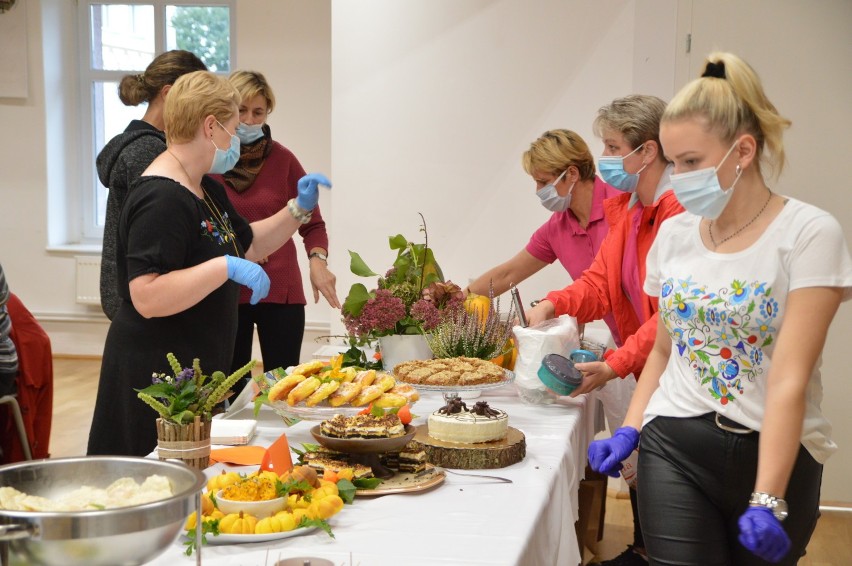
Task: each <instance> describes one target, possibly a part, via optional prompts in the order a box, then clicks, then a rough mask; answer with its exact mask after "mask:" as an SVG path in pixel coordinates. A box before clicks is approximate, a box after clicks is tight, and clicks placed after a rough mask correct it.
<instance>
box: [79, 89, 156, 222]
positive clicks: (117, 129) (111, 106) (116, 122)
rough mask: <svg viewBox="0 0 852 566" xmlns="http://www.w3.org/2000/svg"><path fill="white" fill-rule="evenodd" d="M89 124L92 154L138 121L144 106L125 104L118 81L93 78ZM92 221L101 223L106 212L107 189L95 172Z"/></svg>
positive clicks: (143, 111) (96, 153)
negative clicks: (120, 94) (92, 147)
mask: <svg viewBox="0 0 852 566" xmlns="http://www.w3.org/2000/svg"><path fill="white" fill-rule="evenodd" d="M92 102H93V103H92V122H93V123H92V126H93V128H92V129H93V131H94V133H95V136H94V146H95V147H94V150H95V151H94V155H98V154H99V153H100V152H101V149H103V147H104V145H106V143H107V142H108V141H109V140H111V139H112V138H113V137H115V136H116V135H118V134H120V133H121V132H123V131H124V129H125V128H126V127H127V124H129V123H130V121H131V120H134V119H136V120H139V119H141V118H142V115H143V114H144V113H145V106H144V105H140V106H125V105H124V104H123V103H122V102H121V100H119V98H118V83H116V82H101V81H96V82H95V83H94V84H93V86H92ZM94 188H95V199H94V200H95V202H94V206H95V216H94V218H95V221H96V222H97V225H98V226H103V225H104V216H105V214H106V196H107V190H106V188H105V187H104V186H103V185H102V184H101V182H100V181H99V180H98V178H97V174H95V187H94Z"/></svg>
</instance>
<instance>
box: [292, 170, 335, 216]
mask: <svg viewBox="0 0 852 566" xmlns="http://www.w3.org/2000/svg"><path fill="white" fill-rule="evenodd" d="M320 185H325V186H326V187H328V188H331V181H329V180H328V177H326V176H325V175H323V174H322V173H308V174H307V175H305V176H304V177H302V178H301V179H299V183H298V184H297V185H296V189H297V190H298V191H299V196H297V197H296V205H298V207H299V208H301V209H303V210H313V209H314V207H316V205H317V203H318V202H319V186H320Z"/></svg>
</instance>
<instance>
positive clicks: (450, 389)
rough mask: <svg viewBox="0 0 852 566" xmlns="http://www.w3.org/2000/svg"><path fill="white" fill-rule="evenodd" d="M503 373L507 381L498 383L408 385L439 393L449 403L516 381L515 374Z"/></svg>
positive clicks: (505, 371) (511, 372)
mask: <svg viewBox="0 0 852 566" xmlns="http://www.w3.org/2000/svg"><path fill="white" fill-rule="evenodd" d="M503 373H504V374H505V376H506V379H504V380H503V381H498V382H496V383H480V384H478V385H427V384H423V383H408V385H411V386H412V387H414V388H415V389H417V390H418V391H439V392H440V393H441V395H443V397H444V401H447V402H448V401H449V400H450V399H454V398H456V397H462V398H464V396H463V395H462V394H463V393H476V395H471V396H470V397H478V396H479V395H478V394H479V392H481V391H485V390H488V389H497V388H498V387H503V386H504V385H509V384H510V383H512V382H513V381H515V372H513V371H512V370H508V369H504V370H503ZM401 383H407V382H401Z"/></svg>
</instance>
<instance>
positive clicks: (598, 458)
mask: <svg viewBox="0 0 852 566" xmlns="http://www.w3.org/2000/svg"><path fill="white" fill-rule="evenodd" d="M637 446H639V431H638V430H636V429H635V428H633V427H632V426H623V427H621V428H620V429H618V430H617V431H615V434H613V435H612V438H606V439H604V440H595V441H593V442H592V443H591V444H589V464H590V465H591V466H592V469H593V470H594V471H596V472H601V473H604V474H606V475H608V476H612V477H614V478H617V477H618V471H619V470H621V468H622V465H621V461H622V460H624V459H626V458H627V457H628V456H630V453H631V452H633V451H634V450H636V447H637Z"/></svg>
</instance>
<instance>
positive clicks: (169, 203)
mask: <svg viewBox="0 0 852 566" xmlns="http://www.w3.org/2000/svg"><path fill="white" fill-rule="evenodd" d="M239 101H240V96H239V93H237V91H236V90H235V89H234V87H233V86H231V85H230V83H228V81H227V80H226V79H224V78H221V77H218V76H216V75H214V74H212V73H208V72H206V71H197V72H194V73H190V74H187V75H184V76H182V77H181V78H180V79H178V80H177V81H176V82H175V84H174V86H173V87H172V89H171V91H170V94H169V97H168V99H167V100H166V105H165V112H164V118H165V127H166V132H167V143H168V149H167V150H166V151H165V152H163V153H162V154H160V156H159V157H157V158H156V159H155V160H154V161H153V162H152V163H151V165H150V166H149V167H148V169H146V170H145V171H144V173H143V174H142V177H141V178H140V179H139V181H138V182H137V183H135V184H134V186H133V190H132V191H131V192H130V194H129V196H128V197H127V200H126V201H125V203H124V206H123V208H122V212H121V217H120V221H119V230H118V245H117V253H116V258H117V267H118V281H119V289H118V291H119V296H120V297H121V299H122V301H121V302H120V305H119V309H118V311H117V313H116V315H115V318H114V319H113V322H112V325H111V326H110V329H109V333H108V335H107V340H106V345H105V347H104V356H103V362H102V365H101V377H100V384H99V388H98V396H97V402H96V404H95V414H94V418H93V421H92V428H91V432H90V434H89V447H88V453H89V454H124V455H137V456H143V455H145V454H148V453H149V452H150V451H151V450H152V449H153V448H154V447H155V445H156V427H155V418H156V415H155V414H154V413H152V412H151V409H150V408H149V407H147V406H146V405H145V404H144V403H142V402H141V401H140V400H139V399H137V397H136V392H135V391H134V389H141V388H144V387H146V386H147V385H149V384H150V382H151V375H152V373H154V372H156V373H171V371H170V368H169V366H168V362H167V361H166V354H167V353H168V352H173V353H174V354H175V355H176V356H177V358H178V359H179V360H182V361H184V363H188V361H189V360H192V359H193V358H199V359H200V361H201V365H202V368H204V369H205V371H206V372H210V373H212V372H213V371H215V370H223V371H227V370H228V369H229V367H230V362H231V356H232V352H233V345H234V337H235V333H236V321H237V300H238V291H239V287H238V285H237V284H238V283H239V284H243V285H247V286H248V287H249V288H251V289H252V301H253V302H257V301H259V300H260V299H261V298H263V296H265V294H266V293H267V292H268V291H269V279H268V278H267V277H266V274H265V273H264V272H263V269H261V268H260V266H258V265H257V264H256V263H254V262H255V261H257V260H258V259H260V258H263V257H266V256H268V255H269V254H271V253H272V252H273V251H275V250H276V249H278V248H279V247H281V246H282V245H283V244H284V242H286V241H287V240H288V239H289V238H290V237H291V236H292V235H293V233H295V232H296V230H297V228H298V227H299V225H300V223H304V222H307V221H309V220H310V215H311V211H312V210H313V208H314V207H315V206H316V204H317V201H318V199H319V194H318V186H319V184H323V185H326V186H330V182H329V181H328V179H326V178H325V177H324V176H322V175H319V174H309V175H306V176H305V177H303V178H302V179H301V180H300V181H299V183H298V191H299V195H298V197H297V198H295V199H292V200H291V201H290V202H289V203H288V206H287V207H285V208H283V209H281V210H280V211H279V212H277V213H276V214H274V215H272V216H270V217H269V218H266V219H263V220H259V221H257V222H253V223H251V224H248V223H247V222H246V221H245V220H244V219H243V218H242V217H241V216H240V215H239V214H237V212H236V211H235V210H234V208H233V206H232V205H231V203H230V202H229V201H228V198H227V196H226V195H225V191H224V189H223V188H222V186H221V185H219V184H217V183H215V182H214V181H212V180H211V179H209V178H207V177H205V176H204V175H205V174H206V173H208V172H209V173H224V172H225V171H226V170H228V169H230V168H231V167H233V165H234V163H236V161H237V159H238V158H239V140H238V138H237V137H236V136H235V135H234V131H235V129H236V126H237V123H238V121H239V114H238V104H239Z"/></svg>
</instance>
